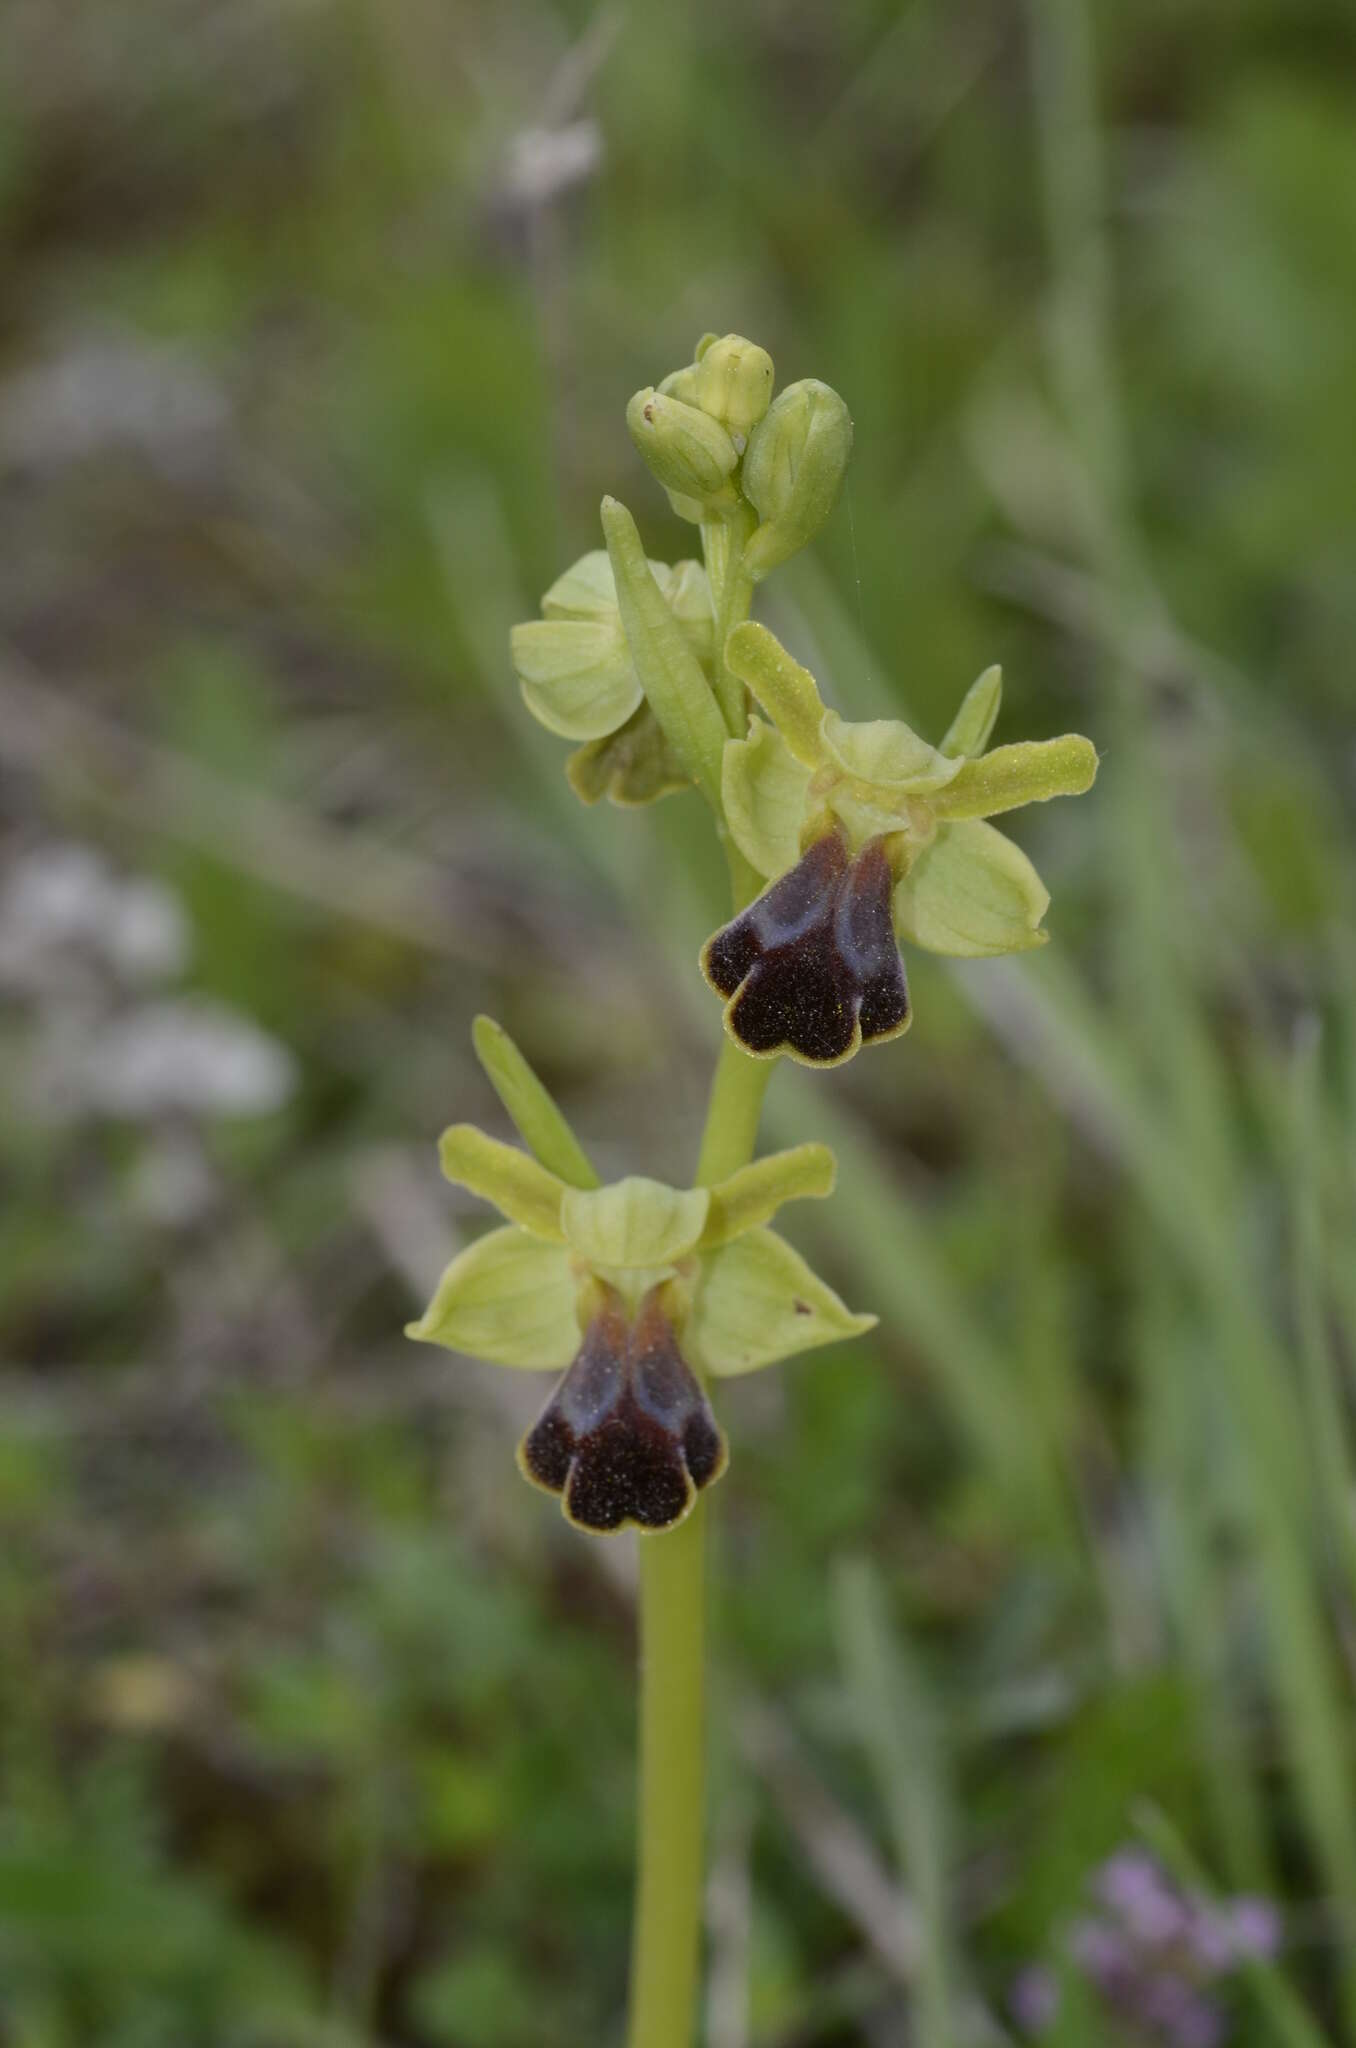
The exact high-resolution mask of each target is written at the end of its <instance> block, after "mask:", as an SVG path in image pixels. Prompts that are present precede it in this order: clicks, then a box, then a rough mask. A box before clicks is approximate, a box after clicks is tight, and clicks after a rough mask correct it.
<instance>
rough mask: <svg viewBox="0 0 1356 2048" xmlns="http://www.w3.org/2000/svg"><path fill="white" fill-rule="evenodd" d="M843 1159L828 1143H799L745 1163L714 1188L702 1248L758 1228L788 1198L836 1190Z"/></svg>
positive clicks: (801, 1198) (814, 1196) (708, 1248)
mask: <svg viewBox="0 0 1356 2048" xmlns="http://www.w3.org/2000/svg"><path fill="white" fill-rule="evenodd" d="M837 1178H838V1163H837V1161H836V1160H835V1158H834V1156H833V1153H832V1152H831V1151H830V1150H829V1148H828V1146H827V1145H815V1144H811V1145H793V1146H792V1147H791V1148H790V1150H789V1151H786V1152H770V1153H768V1155H767V1157H766V1158H764V1159H755V1160H754V1161H753V1163H752V1165H750V1166H741V1167H740V1168H739V1170H738V1172H737V1173H732V1174H731V1175H730V1177H729V1179H728V1180H722V1181H718V1182H717V1183H716V1185H715V1187H713V1188H712V1190H711V1206H710V1208H709V1210H708V1211H707V1217H706V1226H705V1228H704V1229H703V1231H702V1234H701V1240H700V1245H699V1249H700V1250H701V1251H702V1252H707V1251H712V1250H714V1249H715V1248H716V1246H718V1245H723V1244H729V1243H731V1242H732V1241H733V1239H735V1238H737V1237H742V1236H744V1234H745V1232H746V1231H750V1230H755V1229H757V1227H758V1226H759V1225H760V1224H763V1223H766V1222H768V1221H769V1220H770V1218H772V1217H773V1216H775V1215H776V1213H777V1211H778V1210H779V1209H780V1208H781V1206H782V1204H783V1203H784V1202H801V1201H805V1200H807V1199H822V1198H823V1197H824V1196H826V1195H831V1194H832V1193H833V1189H834V1182H835V1181H836V1180H837Z"/></svg>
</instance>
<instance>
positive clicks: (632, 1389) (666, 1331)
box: [407, 1124, 875, 1529]
mask: <svg viewBox="0 0 1356 2048" xmlns="http://www.w3.org/2000/svg"><path fill="white" fill-rule="evenodd" d="M439 1152H440V1157H441V1160H442V1167H443V1171H444V1173H445V1174H446V1175H447V1177H448V1179H449V1180H452V1181H455V1182H457V1183H459V1184H460V1185H461V1186H463V1187H467V1188H470V1189H471V1190H472V1192H473V1193H475V1194H478V1195H481V1196H483V1197H484V1198H485V1199H486V1200H487V1201H490V1202H493V1203H494V1205H495V1206H496V1208H498V1209H499V1210H500V1211H501V1212H502V1213H503V1214H504V1215H505V1216H507V1217H508V1218H509V1219H510V1221H509V1223H508V1224H507V1225H506V1226H505V1227H504V1228H502V1229H498V1230H492V1231H490V1232H489V1234H488V1235H487V1236H485V1237H482V1238H479V1239H477V1241H476V1242H475V1243H474V1244H472V1245H470V1246H468V1248H467V1249H466V1250H465V1251H463V1252H461V1253H460V1254H459V1255H458V1257H457V1258H455V1259H454V1260H453V1261H452V1263H451V1265H450V1266H449V1267H448V1268H447V1270H446V1272H445V1273H444V1274H443V1277H442V1279H441V1280H440V1281H439V1283H438V1287H437V1290H436V1292H435V1293H434V1297H433V1300H432V1301H431V1303H430V1304H429V1307H428V1309H427V1311H426V1312H425V1314H424V1315H423V1316H422V1317H421V1318H420V1320H419V1321H418V1322H416V1323H411V1324H410V1326H409V1329H408V1332H407V1334H408V1335H409V1336H411V1337H415V1338H419V1339H421V1340H424V1341H427V1342H430V1343H435V1344H445V1345H447V1346H448V1347H449V1348H451V1349H452V1350H455V1351H465V1352H468V1353H470V1354H471V1356H473V1357H476V1358H484V1359H488V1360H489V1361H490V1362H491V1363H493V1364H496V1365H507V1366H523V1367H529V1368H536V1369H538V1370H542V1371H556V1372H558V1371H560V1370H561V1368H562V1367H568V1368H569V1369H568V1371H566V1373H565V1376H564V1378H563V1379H562V1381H561V1383H560V1385H559V1387H558V1388H557V1389H556V1391H555V1393H554V1394H553V1396H552V1398H551V1400H550V1401H549V1402H548V1404H547V1407H546V1409H545V1411H544V1412H543V1414H542V1416H541V1417H540V1419H539V1421H538V1422H537V1424H536V1425H535V1426H534V1428H533V1429H532V1430H531V1431H529V1433H528V1435H527V1437H526V1438H525V1439H524V1441H523V1444H522V1446H521V1447H520V1451H519V1462H520V1464H521V1466H522V1468H523V1470H524V1472H525V1473H526V1474H527V1476H528V1477H529V1478H530V1479H532V1480H533V1481H534V1482H535V1483H536V1484H538V1485H541V1486H545V1487H547V1488H549V1489H550V1490H551V1491H553V1492H558V1493H561V1494H562V1495H563V1500H564V1508H565V1512H566V1514H567V1516H568V1517H569V1519H571V1520H572V1521H575V1522H577V1523H579V1524H580V1525H581V1526H583V1527H586V1528H591V1529H613V1528H619V1527H621V1526H622V1524H623V1523H625V1522H628V1521H629V1522H635V1523H637V1524H638V1525H639V1526H640V1527H642V1528H650V1529H654V1528H667V1527H669V1526H670V1525H671V1524H672V1523H673V1522H675V1521H678V1520H680V1519H681V1517H682V1516H683V1515H684V1514H686V1513H687V1511H688V1509H689V1508H690V1507H691V1505H692V1502H693V1500H694V1499H695V1497H696V1491H697V1489H698V1488H699V1487H701V1486H704V1485H706V1484H708V1483H709V1482H710V1481H711V1480H712V1479H715V1478H717V1477H718V1476H719V1474H720V1472H721V1471H722V1470H723V1469H724V1465H725V1451H724V1444H723V1440H722V1438H721V1436H720V1431H719V1429H718V1427H717V1425H716V1422H715V1418H714V1416H713V1415H712V1414H711V1409H710V1405H709V1403H708V1401H707V1399H706V1395H705V1393H704V1392H703V1390H702V1387H701V1384H700V1380H699V1378H698V1374H711V1375H714V1376H715V1377H717V1378H720V1377H725V1376H729V1375H731V1374H736V1373H744V1372H752V1371H755V1370H756V1369H757V1368H758V1367H760V1366H764V1365H771V1364H772V1363H774V1361H776V1360H777V1359H780V1358H789V1357H791V1356H792V1355H793V1354H794V1353H796V1352H799V1351H808V1350H812V1349H813V1348H814V1347H816V1346H817V1345H820V1344H830V1343H833V1342H834V1341H836V1340H837V1339H838V1338H840V1337H850V1336H854V1335H856V1334H858V1333H859V1332H861V1331H863V1330H867V1329H870V1328H871V1327H872V1325H873V1324H874V1322H875V1317H874V1316H859V1315H854V1314H852V1312H851V1311H850V1310H849V1309H848V1308H847V1307H845V1305H844V1303H843V1302H842V1301H841V1300H840V1299H839V1297H838V1296H837V1295H836V1294H835V1293H834V1292H833V1290H832V1288H830V1287H828V1286H826V1285H825V1283H824V1282H823V1281H822V1280H820V1279H818V1278H817V1277H816V1275H815V1274H814V1273H813V1272H812V1271H811V1269H810V1268H809V1266H808V1265H807V1264H806V1263H805V1261H804V1259H802V1258H801V1256H800V1254H799V1253H798V1252H797V1251H795V1250H794V1249H793V1248H792V1247H791V1246H790V1245H789V1244H787V1243H786V1241H785V1239H783V1238H781V1237H779V1236H778V1235H777V1233H776V1232H775V1231H772V1230H769V1229H767V1228H766V1225H767V1223H768V1221H769V1219H770V1218H771V1217H772V1216H773V1215H774V1214H775V1213H776V1211H777V1209H778V1208H780V1206H781V1205H782V1203H783V1202H787V1201H792V1200H795V1199H797V1198H799V1197H804V1196H811V1195H815V1196H820V1195H827V1194H829V1193H830V1192H831V1190H832V1187H833V1180H834V1163H833V1155H832V1153H831V1152H830V1151H829V1150H828V1148H827V1146H824V1145H801V1146H797V1147H796V1148H795V1149H794V1150H792V1151H789V1152H778V1153H774V1154H772V1155H771V1156H770V1157H768V1158H766V1159H762V1160H759V1161H757V1162H756V1164H754V1165H752V1166H747V1167H744V1168H743V1169H742V1170H741V1171H740V1172H738V1173H735V1174H732V1175H731V1176H730V1178H729V1179H728V1180H725V1181H722V1182H720V1183H719V1184H718V1185H717V1186H715V1187H713V1188H687V1189H677V1188H671V1187H666V1186H665V1185H664V1184H663V1183H662V1182H659V1181H653V1180H645V1179H641V1178H638V1177H632V1178H628V1179H626V1180H621V1181H617V1182H614V1183H613V1184H612V1185H611V1186H608V1187H601V1188H580V1187H571V1186H569V1185H567V1183H566V1182H565V1181H563V1180H561V1179H559V1178H558V1177H557V1176H556V1175H555V1174H553V1173H551V1172H549V1171H548V1170H547V1169H546V1168H545V1167H544V1166H541V1165H539V1164H538V1163H537V1161H536V1160H535V1159H533V1158H531V1157H530V1155H529V1154H527V1153H526V1152H521V1151H519V1150H517V1148H516V1147H514V1146H511V1145H504V1144H501V1143H499V1141H498V1140H497V1139H494V1138H490V1137H487V1136H485V1134H484V1133H483V1132H481V1131H478V1130H476V1129H474V1128H473V1127H472V1126H470V1125H467V1124H458V1125H454V1126H453V1128H452V1129H451V1130H449V1131H445V1132H444V1133H443V1136H442V1139H441V1141H440V1146H439Z"/></svg>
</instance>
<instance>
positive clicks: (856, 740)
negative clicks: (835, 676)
mask: <svg viewBox="0 0 1356 2048" xmlns="http://www.w3.org/2000/svg"><path fill="white" fill-rule="evenodd" d="M819 730H820V740H821V747H822V750H823V753H824V754H827V756H828V758H829V759H830V760H831V761H833V762H834V763H835V764H836V766H838V767H839V768H841V769H842V770H843V773H844V774H845V775H850V776H851V777H852V779H853V781H854V782H865V783H869V784H870V785H871V786H872V788H874V789H879V790H883V791H886V792H887V793H888V794H890V795H892V796H917V795H924V794H927V793H929V792H931V791H932V790H934V789H940V788H941V787H942V786H943V784H944V783H947V782H950V781H951V780H952V779H953V777H954V776H956V775H958V774H959V773H960V770H961V767H962V765H963V764H962V763H961V762H960V761H953V760H948V759H947V757H946V755H945V754H939V753H938V751H937V749H936V747H933V746H929V744H928V742H927V741H926V740H925V739H920V738H919V736H918V734H917V733H916V732H914V731H913V729H912V728H911V727H910V726H907V725H905V723H904V721H903V719H901V718H868V719H865V720H863V721H862V722H860V723H853V722H851V721H849V720H848V719H846V718H840V717H839V716H838V713H837V712H836V711H826V712H825V713H824V717H823V720H822V721H821V724H820V729H819Z"/></svg>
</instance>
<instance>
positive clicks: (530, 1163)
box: [438, 1124, 565, 1244]
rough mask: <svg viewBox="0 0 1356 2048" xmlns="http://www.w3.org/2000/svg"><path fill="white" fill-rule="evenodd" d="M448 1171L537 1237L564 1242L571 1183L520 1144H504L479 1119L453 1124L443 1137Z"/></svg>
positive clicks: (442, 1153) (444, 1165)
mask: <svg viewBox="0 0 1356 2048" xmlns="http://www.w3.org/2000/svg"><path fill="white" fill-rule="evenodd" d="M438 1158H439V1160H440V1162H441V1164H442V1169H443V1172H444V1173H445V1174H446V1176H447V1178H448V1179H449V1180H450V1181H453V1182H455V1184H456V1185H457V1186H458V1187H463V1188H469V1189H470V1190H471V1193H472V1194H473V1195H479V1196H480V1197H481V1199H482V1201H486V1202H493V1203H494V1206H495V1208H496V1209H498V1210H500V1211H501V1213H502V1214H503V1215H505V1216H507V1217H508V1218H509V1219H510V1221H511V1222H514V1223H520V1224H521V1225H522V1227H523V1229H524V1230H530V1231H531V1232H532V1234H533V1236H534V1237H542V1238H549V1239H550V1240H551V1241H552V1242H554V1243H556V1244H563V1243H564V1241H565V1231H564V1229H563V1228H562V1225H561V1209H560V1205H561V1197H562V1196H563V1195H564V1193H565V1183H564V1181H562V1180H558V1179H557V1178H556V1176H555V1174H553V1173H548V1172H547V1170H546V1168H545V1167H544V1166H541V1165H539V1164H538V1163H537V1161H536V1160H535V1159H533V1158H532V1157H531V1155H530V1154H529V1153H526V1152H520V1151H519V1150H518V1147H517V1146H516V1145H504V1144H501V1142H500V1140H499V1139H498V1138H491V1137H488V1136H487V1135H486V1133H485V1132H484V1131H478V1130H477V1129H476V1127H475V1125H474V1124H453V1125H452V1127H451V1129H450V1130H446V1131H444V1132H443V1134H442V1136H441V1138H439V1140H438Z"/></svg>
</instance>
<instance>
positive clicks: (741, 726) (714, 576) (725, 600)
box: [702, 503, 757, 740]
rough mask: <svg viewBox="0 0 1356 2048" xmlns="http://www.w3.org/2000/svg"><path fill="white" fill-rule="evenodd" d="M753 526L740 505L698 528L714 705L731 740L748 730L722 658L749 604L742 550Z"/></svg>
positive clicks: (740, 690)
mask: <svg viewBox="0 0 1356 2048" xmlns="http://www.w3.org/2000/svg"><path fill="white" fill-rule="evenodd" d="M756 524H757V517H756V515H755V513H754V511H753V508H752V506H750V505H745V504H742V503H741V505H740V506H739V508H738V510H737V511H735V512H733V513H731V515H730V516H729V517H728V518H727V519H712V520H707V521H706V522H704V523H703V526H702V553H703V554H704V555H705V557H706V574H707V577H708V579H709V581H710V584H711V609H712V612H713V614H714V616H715V625H716V679H715V689H716V702H717V703H718V704H719V706H720V715H721V717H722V718H723V719H724V720H725V724H726V727H727V729H728V731H729V733H730V735H731V737H732V738H734V739H737V740H742V739H743V737H744V734H745V733H746V732H747V730H748V723H749V721H748V714H747V712H746V711H745V708H744V707H745V696H744V685H743V683H742V682H741V681H740V679H739V677H738V676H737V675H735V673H734V671H733V670H732V669H731V668H730V666H729V664H728V663H727V662H726V659H725V638H726V635H727V634H728V633H729V631H730V628H731V627H732V626H737V625H739V624H740V623H741V621H742V620H744V619H746V618H747V617H748V615H749V606H750V604H751V603H752V602H753V579H752V577H751V576H746V575H745V574H744V569H743V559H744V547H745V543H746V542H747V540H748V538H749V535H750V534H751V533H752V532H753V529H754V527H755V526H756Z"/></svg>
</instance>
